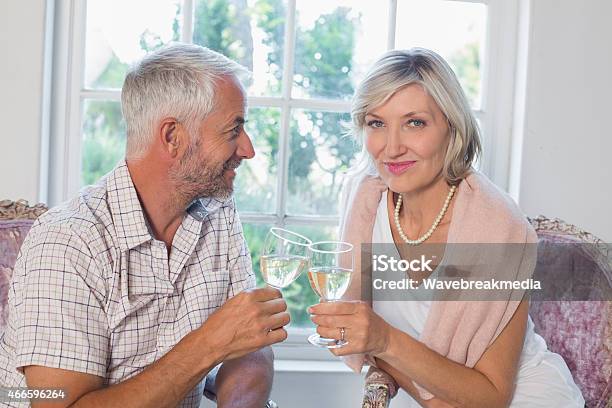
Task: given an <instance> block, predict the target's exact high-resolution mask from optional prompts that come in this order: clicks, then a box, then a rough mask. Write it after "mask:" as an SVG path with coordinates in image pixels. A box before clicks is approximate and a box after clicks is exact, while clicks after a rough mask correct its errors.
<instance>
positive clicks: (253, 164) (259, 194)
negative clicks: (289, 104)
mask: <svg viewBox="0 0 612 408" xmlns="http://www.w3.org/2000/svg"><path fill="white" fill-rule="evenodd" d="M279 121H280V109H277V108H251V109H249V114H248V122H247V123H246V131H247V133H248V134H249V136H250V137H251V141H252V142H253V146H254V148H255V157H254V158H252V159H250V160H245V161H243V162H242V165H241V166H240V168H239V169H238V175H237V177H236V181H235V188H234V190H235V192H236V194H235V196H236V204H237V206H238V209H239V210H240V211H243V212H258V213H273V212H274V211H275V208H276V205H275V204H276V180H277V178H276V175H277V172H278V165H277V163H278V132H279Z"/></svg>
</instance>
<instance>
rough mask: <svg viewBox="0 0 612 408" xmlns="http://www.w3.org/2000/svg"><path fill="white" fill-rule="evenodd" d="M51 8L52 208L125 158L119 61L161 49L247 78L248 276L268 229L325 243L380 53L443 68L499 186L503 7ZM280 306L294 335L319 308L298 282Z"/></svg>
mask: <svg viewBox="0 0 612 408" xmlns="http://www.w3.org/2000/svg"><path fill="white" fill-rule="evenodd" d="M57 7H58V8H59V12H58V13H56V15H57V16H58V20H57V21H56V26H57V27H61V29H60V30H58V32H57V33H56V39H55V44H56V47H58V49H59V51H60V52H59V53H58V55H60V57H56V61H54V83H55V88H54V91H53V92H54V101H55V103H56V106H64V107H65V108H56V112H55V113H54V122H53V130H52V132H53V135H54V136H53V139H52V142H53V147H52V149H51V151H52V157H53V158H54V159H55V160H54V163H56V164H55V165H54V166H52V168H51V169H50V177H49V179H50V180H52V182H51V183H50V195H51V196H50V197H49V202H50V203H51V204H54V203H56V202H58V201H60V200H62V199H65V198H67V197H69V196H71V195H73V194H74V193H75V192H76V191H77V190H78V188H80V186H82V185H84V184H89V183H92V182H94V181H95V180H97V179H98V178H99V177H100V176H102V175H103V174H105V173H106V172H108V171H109V170H110V169H111V168H112V167H113V166H114V164H115V163H116V162H117V161H118V160H119V159H120V158H122V157H123V149H124V145H125V124H124V123H123V121H122V118H121V110H120V103H119V100H120V87H121V84H122V82H123V77H124V75H125V73H126V70H127V69H128V66H129V64H130V63H132V62H134V61H135V60H137V59H139V58H140V57H141V56H143V55H144V54H145V53H146V52H148V51H151V50H154V49H157V48H159V47H161V46H163V45H164V44H167V43H169V42H171V41H184V42H193V43H196V44H200V45H204V46H207V47H209V48H212V49H214V50H217V51H220V52H222V53H223V54H225V55H227V56H229V57H231V58H233V59H235V60H237V61H238V62H240V63H241V64H243V65H244V66H246V67H247V68H248V69H249V70H251V71H252V72H253V78H252V80H251V81H250V82H249V83H248V84H246V86H247V92H248V103H249V111H248V120H249V121H248V123H247V130H248V132H249V134H250V135H251V138H252V140H253V143H254V145H255V148H256V151H257V155H256V157H255V158H254V159H253V160H250V161H247V162H245V163H243V165H242V166H241V168H240V170H239V172H238V177H237V179H236V200H237V204H238V208H239V210H240V213H241V218H242V221H243V223H244V229H245V234H246V237H247V240H248V243H249V246H250V249H251V252H252V255H253V261H254V268H255V271H256V274H257V276H258V279H260V276H259V257H258V251H259V249H260V247H261V244H262V241H263V238H264V236H265V234H266V232H267V230H268V229H269V228H270V227H271V226H274V225H280V226H286V227H287V228H290V229H293V230H295V231H297V232H300V233H303V234H305V235H307V236H309V237H311V239H313V240H320V239H334V238H337V237H336V236H335V234H336V224H337V221H338V208H337V196H338V192H339V189H340V186H341V184H342V174H343V172H344V171H345V170H346V169H348V168H349V167H350V166H351V165H352V164H353V162H354V160H355V156H356V153H357V151H358V146H357V145H356V144H355V143H354V142H353V140H352V139H351V138H349V137H346V136H345V133H346V127H345V126H344V123H345V122H348V121H349V120H350V115H349V111H350V98H351V96H352V94H353V92H354V90H355V88H356V85H357V83H358V82H359V80H360V79H361V77H362V76H363V74H364V72H365V70H366V69H367V68H368V67H369V66H370V65H371V64H372V62H373V61H374V60H375V59H376V58H377V57H378V56H379V55H380V54H382V53H383V52H384V51H386V50H388V49H393V48H409V47H413V46H423V47H427V48H431V49H433V50H435V51H437V52H439V53H440V54H441V55H442V56H443V57H445V58H446V59H447V61H449V62H450V63H451V65H452V66H453V68H454V69H455V71H456V73H457V75H458V76H459V79H460V81H461V83H462V85H463V86H464V88H465V90H466V91H467V94H468V96H469V99H470V102H471V104H472V106H473V109H474V111H475V113H476V116H477V118H478V120H479V121H480V124H481V126H482V128H483V130H484V132H483V133H484V147H485V155H484V157H483V160H482V162H481V163H480V165H481V168H482V169H483V171H485V172H486V173H488V174H489V176H491V177H492V178H493V179H494V181H497V182H498V184H499V185H501V186H502V187H504V186H505V185H506V179H505V178H506V170H505V168H506V167H504V166H507V164H508V159H507V156H508V148H507V146H508V145H509V142H508V141H509V138H510V135H509V130H505V129H506V127H507V126H506V125H507V123H509V121H510V120H511V109H508V112H507V113H506V112H504V109H505V107H509V106H510V107H511V106H512V102H511V101H512V92H511V89H512V88H511V87H512V79H513V77H512V75H513V74H512V69H511V67H512V64H511V63H510V64H509V63H507V62H508V61H510V62H512V61H513V58H514V48H515V45H514V40H513V36H512V33H515V30H516V27H514V24H515V23H514V22H513V21H514V20H513V19H512V17H511V16H513V15H515V14H513V13H516V7H515V2H508V1H501V0H499V1H498V0H489V1H484V0H483V1H475V0H462V1H460V0H388V1H377V2H374V1H361V0H157V1H155V2H151V1H148V0H130V1H123V0H87V1H86V0H72V1H71V2H60V4H59V5H58V6H57ZM501 15H504V16H506V17H505V18H504V19H501V17H500V16H501ZM508 16H510V17H508ZM502 50H505V51H502ZM505 66H509V67H510V68H507V69H506V70H504V69H500V67H505ZM503 75H506V76H505V77H503ZM500 78H501V79H500ZM500 84H507V85H506V87H503V86H501V85H500ZM493 134H494V135H495V138H493V137H492V135H493ZM493 141H494V142H495V143H493ZM493 163H495V165H493ZM260 283H261V282H260ZM285 296H286V299H287V301H288V303H289V305H290V310H291V313H292V318H293V323H292V325H293V327H294V330H293V333H301V332H304V331H305V330H309V329H307V327H308V326H309V322H310V320H309V319H308V315H307V313H306V307H307V306H308V305H310V304H314V303H316V302H317V298H316V296H315V294H314V292H313V291H312V290H311V289H310V287H309V285H308V281H307V278H306V277H305V276H302V277H300V278H299V279H298V281H297V282H296V283H294V284H293V285H292V286H291V287H289V288H287V289H286V291H285ZM300 327H301V328H306V329H304V330H300V329H299V328H300Z"/></svg>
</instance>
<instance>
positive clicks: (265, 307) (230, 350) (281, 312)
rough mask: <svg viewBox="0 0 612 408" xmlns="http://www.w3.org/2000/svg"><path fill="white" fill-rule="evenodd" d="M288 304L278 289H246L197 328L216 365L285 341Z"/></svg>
mask: <svg viewBox="0 0 612 408" xmlns="http://www.w3.org/2000/svg"><path fill="white" fill-rule="evenodd" d="M289 321H290V316H289V313H288V312H287V303H285V300H284V299H283V298H282V294H281V292H280V291H279V290H278V289H274V288H262V289H251V290H245V291H243V292H241V293H239V294H238V295H236V296H234V297H233V298H231V299H230V300H228V301H227V302H226V303H225V304H224V305H223V306H221V307H220V308H219V309H218V310H217V311H216V312H215V313H213V314H212V315H211V316H210V317H209V318H208V319H207V320H206V322H205V323H204V324H203V325H202V327H200V328H199V329H197V330H196V331H197V332H198V335H200V336H202V337H203V338H205V339H206V343H207V344H208V345H209V346H208V347H207V349H209V350H214V352H215V353H217V357H218V359H219V362H221V361H226V360H231V359H235V358H238V357H241V356H244V355H246V354H249V353H252V352H254V351H256V350H259V349H261V348H262V347H265V346H269V345H272V344H274V343H279V342H281V341H283V340H285V339H286V338H287V331H286V330H285V329H284V328H283V326H286V325H287V324H289Z"/></svg>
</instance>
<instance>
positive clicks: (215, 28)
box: [193, 0, 238, 59]
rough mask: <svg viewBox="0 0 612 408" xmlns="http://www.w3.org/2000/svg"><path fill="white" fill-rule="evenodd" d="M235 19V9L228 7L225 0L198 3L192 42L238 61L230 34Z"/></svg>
mask: <svg viewBox="0 0 612 408" xmlns="http://www.w3.org/2000/svg"><path fill="white" fill-rule="evenodd" d="M235 19H236V9H235V8H233V7H230V4H229V2H228V1H227V0H207V1H199V2H198V3H197V6H196V10H195V16H194V30H193V42H194V43H196V44H200V45H203V46H205V47H208V48H210V49H211V50H215V51H218V52H220V53H221V54H223V55H225V56H227V57H229V58H233V59H238V58H237V57H238V55H235V42H236V40H235V39H234V36H233V33H232V21H233V20H235Z"/></svg>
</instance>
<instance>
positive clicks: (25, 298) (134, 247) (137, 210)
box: [0, 162, 255, 407]
mask: <svg viewBox="0 0 612 408" xmlns="http://www.w3.org/2000/svg"><path fill="white" fill-rule="evenodd" d="M254 285H255V278H254V275H253V272H252V266H251V259H250V255H249V251H248V249H247V245H246V243H245V240H244V235H243V232H242V226H241V224H240V220H239V218H238V214H237V213H236V210H235V208H234V203H233V200H228V201H227V202H220V201H218V200H214V199H213V200H206V201H205V200H200V201H197V202H196V204H195V205H192V206H191V207H190V209H189V211H188V214H186V215H185V217H184V218H183V221H182V223H181V225H180V227H179V228H178V230H177V232H176V234H175V236H174V240H173V242H172V248H171V251H170V255H169V256H168V251H167V249H166V246H165V244H164V242H162V241H158V240H156V239H155V238H153V236H152V235H151V233H150V232H149V228H148V226H147V221H146V218H145V215H144V213H143V210H142V207H141V205H140V202H139V200H138V197H137V195H136V190H135V188H134V184H133V183H132V179H131V177H130V174H129V172H128V168H127V166H126V164H125V162H121V163H119V165H118V166H117V167H116V168H115V169H114V170H113V171H112V172H111V173H110V174H108V175H107V176H105V178H103V179H102V180H101V181H100V182H99V183H98V184H97V185H95V186H89V187H86V188H85V189H83V190H82V191H81V192H80V194H79V196H78V197H77V198H75V199H73V200H71V201H68V202H67V203H64V204H62V205H60V206H59V207H56V208H54V209H51V210H50V211H48V212H47V213H46V214H44V215H42V216H41V217H40V218H39V219H38V221H36V223H35V224H34V226H33V227H32V229H31V230H30V232H29V234H28V236H27V237H26V240H25V242H24V243H23V246H22V247H21V251H20V255H19V258H18V260H17V263H16V265H15V270H14V273H13V279H12V282H11V287H10V291H9V321H8V324H7V328H6V331H5V332H4V333H3V334H2V335H1V337H0V384H1V385H3V386H7V387H18V386H19V387H24V386H25V385H26V384H25V377H24V376H23V374H22V367H24V366H27V365H41V366H46V367H56V368H63V369H66V370H73V371H79V372H84V373H88V374H94V375H97V376H100V377H103V378H104V379H105V384H107V385H112V384H116V383H119V382H121V381H124V380H126V379H128V378H130V377H132V376H134V375H136V374H138V373H140V372H141V371H143V370H144V369H145V368H146V367H147V366H149V365H150V364H151V363H153V362H154V361H156V360H158V359H160V358H161V357H162V356H163V355H164V354H165V353H167V352H168V351H169V350H170V349H171V348H172V347H173V346H174V345H175V344H176V343H177V342H178V341H179V340H181V339H182V338H183V337H184V336H185V335H186V334H188V333H189V332H191V331H192V330H195V329H197V328H199V327H200V326H201V325H202V323H204V322H205V321H206V319H207V318H208V316H210V314H211V313H213V312H214V311H215V310H217V308H219V307H220V306H221V305H223V303H224V302H225V301H226V300H227V299H229V298H230V297H232V296H234V295H236V294H237V293H239V292H240V291H242V290H243V289H246V288H250V287H253V286H254ZM194 358H197V356H194ZM204 383H205V381H201V382H200V383H199V384H198V385H197V386H196V387H195V388H194V389H193V390H191V391H190V392H189V393H188V394H187V396H186V398H185V399H184V400H183V403H182V405H181V406H183V407H198V406H199V405H200V401H201V399H202V393H203V389H204ZM0 405H1V403H0ZM9 406H29V404H27V403H23V404H21V405H20V404H17V403H14V405H9Z"/></svg>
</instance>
